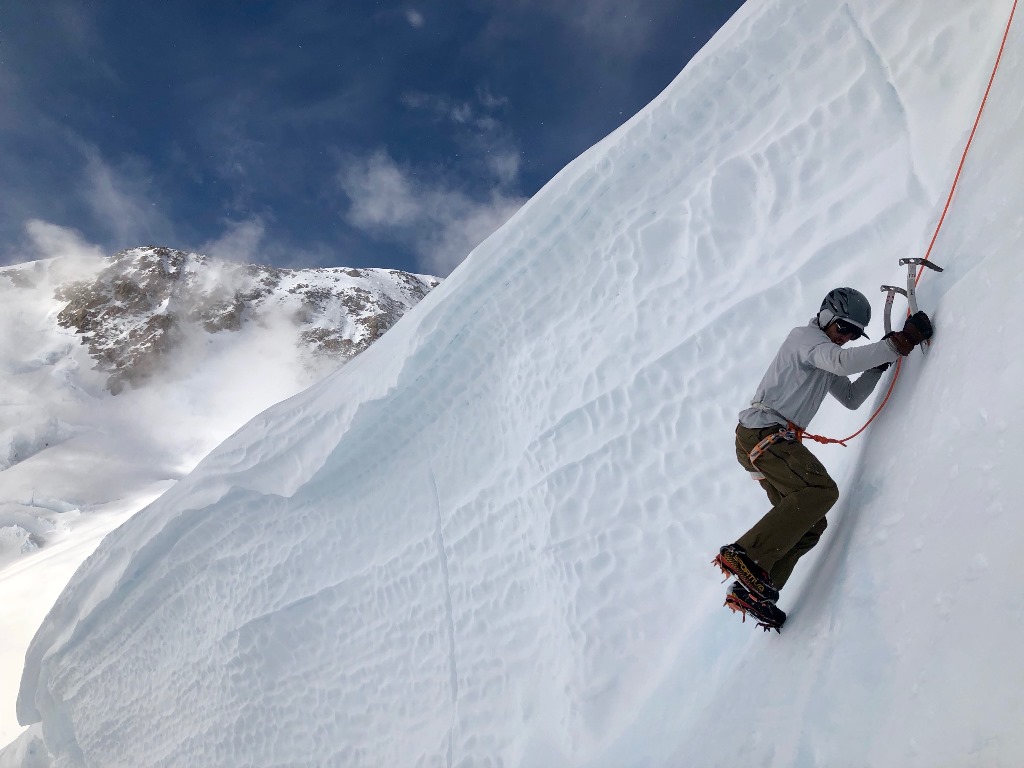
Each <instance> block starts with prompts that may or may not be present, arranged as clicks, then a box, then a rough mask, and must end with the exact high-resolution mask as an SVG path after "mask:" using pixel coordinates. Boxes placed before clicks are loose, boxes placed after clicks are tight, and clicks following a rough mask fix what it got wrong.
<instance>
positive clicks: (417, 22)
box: [405, 8, 427, 29]
mask: <svg viewBox="0 0 1024 768" xmlns="http://www.w3.org/2000/svg"><path fill="white" fill-rule="evenodd" d="M405 20H406V21H408V22H409V26H410V27H415V28H416V29H420V28H422V27H423V25H424V24H426V23H427V20H426V19H425V18H423V14H422V13H420V12H419V11H417V10H416V9H415V8H407V9H406V10H405Z"/></svg>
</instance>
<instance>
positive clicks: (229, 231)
mask: <svg viewBox="0 0 1024 768" xmlns="http://www.w3.org/2000/svg"><path fill="white" fill-rule="evenodd" d="M265 234H266V226H265V225H264V223H263V220H262V219H260V218H258V217H257V218H252V219H247V220H245V221H226V222H225V230H224V232H223V234H221V235H220V236H219V237H217V238H215V239H213V240H209V241H207V242H205V243H203V244H202V245H201V246H199V252H200V253H205V254H208V255H210V256H215V257H216V258H218V259H223V260H225V261H233V262H236V263H239V264H254V263H260V252H259V248H260V245H261V243H262V242H263V239H264V235H265Z"/></svg>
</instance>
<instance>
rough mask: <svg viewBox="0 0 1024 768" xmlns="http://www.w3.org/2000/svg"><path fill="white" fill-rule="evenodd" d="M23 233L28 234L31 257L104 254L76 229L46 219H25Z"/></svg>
mask: <svg viewBox="0 0 1024 768" xmlns="http://www.w3.org/2000/svg"><path fill="white" fill-rule="evenodd" d="M25 234H26V235H28V239H29V243H30V244H31V248H32V251H31V257H32V258H36V259H50V258H55V257H71V258H80V259H94V258H98V257H101V256H103V255H104V253H103V250H102V249H101V248H100V247H99V246H97V245H93V244H92V243H90V242H88V241H87V240H86V239H85V237H84V236H83V235H82V233H81V232H79V231H78V230H76V229H71V228H70V227H62V226H59V225H57V224H51V223H50V222H48V221H42V220H40V219H31V220H29V221H26V222H25ZM26 255H28V254H26Z"/></svg>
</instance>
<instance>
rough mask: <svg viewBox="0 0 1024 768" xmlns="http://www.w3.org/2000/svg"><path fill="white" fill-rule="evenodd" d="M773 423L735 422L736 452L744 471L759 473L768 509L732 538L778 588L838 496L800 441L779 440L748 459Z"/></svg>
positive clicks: (820, 530)
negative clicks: (757, 426) (752, 425)
mask: <svg viewBox="0 0 1024 768" xmlns="http://www.w3.org/2000/svg"><path fill="white" fill-rule="evenodd" d="M778 431H779V427H778V426H774V427H766V428H764V429H748V428H747V427H744V426H743V425H742V424H740V425H739V426H738V427H737V428H736V458H737V459H738V460H739V462H740V464H742V465H743V468H744V469H746V470H747V471H748V472H754V471H756V472H759V473H760V474H761V475H763V476H764V478H763V479H760V480H758V482H759V483H760V484H761V487H762V488H764V490H765V493H767V494H768V500H769V501H770V502H771V503H772V508H771V510H769V511H768V514H766V515H765V516H764V517H762V518H761V519H760V520H759V521H758V522H757V524H756V525H755V526H754V527H753V528H751V529H750V530H749V531H747V532H746V533H745V534H743V535H742V536H741V537H740V538H739V539H738V540H737V541H736V543H737V544H739V545H740V546H741V547H743V549H745V550H746V552H747V554H748V555H750V556H751V557H752V558H753V559H754V560H756V561H757V563H758V565H760V566H761V567H762V568H764V569H765V570H766V571H768V573H769V575H770V576H771V579H772V581H773V582H774V584H775V586H776V587H777V588H779V589H781V588H782V586H783V585H784V584H785V583H786V582H787V581H788V580H789V576H790V574H791V573H793V568H794V567H795V566H796V562H797V560H799V559H800V558H801V557H803V556H804V555H805V554H807V552H809V551H810V550H811V549H812V548H813V547H814V545H815V544H817V543H818V540H819V539H820V538H821V535H822V534H823V533H824V532H825V528H826V526H827V525H828V522H827V521H826V520H825V513H826V512H828V511H829V510H830V509H831V508H832V505H833V504H835V503H836V500H837V499H838V498H839V488H838V487H836V484H835V481H834V480H833V479H832V478H831V477H829V475H828V472H826V471H825V467H823V466H822V465H821V462H820V461H818V460H817V459H816V458H815V457H814V454H813V453H811V452H810V451H809V450H807V449H806V448H804V446H803V444H802V443H800V442H796V441H793V442H786V441H780V442H777V443H775V444H774V445H772V446H771V447H770V448H768V450H767V451H765V452H764V453H763V454H761V456H760V457H759V458H758V460H757V466H756V467H753V466H751V464H750V459H749V456H748V455H749V453H750V451H751V450H752V449H753V448H754V446H755V445H757V444H758V443H759V442H760V441H761V440H762V439H764V438H765V437H767V436H768V435H770V434H772V433H773V432H778Z"/></svg>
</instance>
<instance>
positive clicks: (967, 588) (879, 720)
mask: <svg viewBox="0 0 1024 768" xmlns="http://www.w3.org/2000/svg"><path fill="white" fill-rule="evenodd" d="M997 5H998V6H1000V7H996V6H997ZM1002 5H1003V4H1001V3H1000V4H995V3H989V2H970V3H964V2H961V1H960V0H955V1H954V0H929V2H924V1H923V0H914V1H910V2H903V3H898V4H894V3H882V2H869V1H868V0H859V1H858V2H838V0H813V2H797V1H796V0H792V1H791V2H779V3H757V4H748V5H747V6H745V7H744V8H743V9H742V10H741V11H740V13H739V14H737V16H736V17H735V18H733V19H732V21H731V22H730V23H729V24H728V25H727V26H726V27H725V28H724V29H723V30H722V31H721V32H720V34H719V35H718V36H717V37H716V38H715V39H714V40H713V41H712V42H711V44H709V46H708V47H707V48H706V49H705V50H704V51H703V52H702V54H701V55H700V56H698V58H697V59H695V60H694V62H692V63H691V64H690V65H689V66H688V67H687V69H686V70H684V72H683V74H682V75H681V76H680V77H679V78H678V79H677V80H676V81H675V82H674V83H673V84H672V86H671V87H670V88H669V89H668V90H667V91H666V92H665V93H664V94H662V95H661V96H660V97H659V98H658V99H656V100H655V101H654V102H653V103H652V104H651V105H649V106H648V107H647V108H646V109H645V110H644V111H643V112H642V113H640V114H639V115H637V116H636V118H634V119H633V120H631V121H630V122H629V123H628V124H627V125H626V126H624V127H623V128H622V129H620V130H619V131H617V132H616V133H615V134H613V135H612V136H610V137H608V138H607V139H606V140H605V141H603V142H602V143H600V144H599V145H597V146H596V147H594V148H593V149H591V150H590V151H589V152H587V153H586V154H585V155H584V156H582V157H581V158H579V159H578V160H577V161H575V162H574V163H573V164H571V165H570V166H569V167H568V168H566V169H565V170H564V171H563V172H562V173H561V174H560V175H559V176H558V177H557V178H556V179H555V180H553V181H552V182H551V183H550V184H549V185H548V186H547V187H546V188H545V189H544V190H542V192H541V193H540V194H538V195H537V196H536V197H535V198H534V199H533V200H532V201H531V202H530V203H529V204H527V206H526V207H525V208H524V209H523V210H522V211H520V213H519V214H517V215H516V216H515V217H514V218H513V219H512V220H511V221H510V222H509V224H508V225H506V226H505V227H504V228H503V229H502V230H500V231H499V232H498V233H497V234H496V235H494V236H493V237H491V238H490V239H489V240H488V241H487V242H485V243H484V244H483V245H481V246H480V247H479V248H478V249H477V250H476V251H475V252H474V253H473V254H472V256H471V257H470V258H469V259H468V260H467V261H466V262H465V263H464V264H463V265H462V266H461V267H460V268H459V269H458V270H456V272H455V273H454V274H453V275H452V276H451V278H449V280H448V281H447V282H446V283H445V284H444V285H443V286H441V287H440V288H439V289H438V290H436V291H434V292H433V293H432V294H431V295H430V296H428V297H427V298H426V299H425V300H424V301H423V302H422V303H421V304H419V305H418V306H417V307H416V308H415V309H414V310H413V311H412V312H410V313H409V314H408V315H407V316H406V317H405V318H404V319H403V320H402V321H401V322H400V323H399V324H398V325H397V326H396V327H395V328H393V329H392V331H391V332H390V333H389V334H388V335H387V336H385V337H384V338H383V339H382V340H381V341H380V342H379V343H378V344H376V345H374V346H373V347H372V348H371V349H370V350H368V351H367V352H366V353H364V354H363V355H361V356H360V357H359V358H357V359H356V360H355V361H354V362H353V363H352V364H350V365H348V366H347V367H346V368H345V369H343V370H342V371H340V372H339V373H337V374H336V375H333V376H332V377H330V378H329V379H327V380H325V381H323V382H321V383H319V384H317V385H314V386H313V387H312V388H311V389H309V390H308V391H306V392H304V393H303V394H301V395H298V396H296V397H294V398H292V399H290V400H288V401H286V402H284V403H282V404H280V405H279V406H277V407H275V408H274V409H272V410H270V411H268V412H266V413H264V414H263V415H261V416H260V417H259V418H257V419H255V420H254V421H252V422H250V423H249V424H248V425H247V426H246V427H245V428H244V429H242V430H241V431H239V432H238V433H236V434H235V435H234V436H233V437H232V438H230V439H229V440H227V441H226V442H225V443H224V444H223V445H221V446H220V447H219V448H218V449H217V450H216V451H214V452H213V453H212V454H211V455H210V456H209V457H207V458H206V459H205V460H204V461H203V462H202V463H201V464H200V466H199V467H198V468H197V469H196V471H195V472H193V473H192V474H191V475H190V476H189V477H188V478H186V479H185V480H183V481H182V482H180V483H179V484H177V485H176V486H175V487H174V488H173V489H171V490H170V491H169V492H168V493H166V494H165V495H164V496H162V497H161V498H160V499H159V500H158V501H157V502H156V503H154V504H153V505H151V506H150V507H149V508H147V509H146V510H144V511H143V512H141V513H140V514H138V515H136V516H135V517H133V518H132V519H131V520H130V521H129V522H128V523H127V524H125V525H124V526H122V527H121V528H119V529H118V530H117V531H116V532H114V533H113V534H111V535H110V536H109V537H108V538H107V539H106V540H105V541H104V542H103V544H102V545H101V546H100V548H99V549H98V551H97V552H96V554H95V556H94V557H92V558H91V559H90V560H89V561H88V562H87V563H86V564H85V565H84V566H83V567H82V569H81V570H80V571H79V572H78V573H77V574H76V576H75V578H74V579H73V581H72V583H71V584H70V585H69V587H68V589H67V590H66V591H65V592H64V594H63V595H62V596H61V598H60V599H59V600H58V602H57V604H56V606H55V608H54V609H53V611H52V612H51V614H50V615H49V617H48V618H47V620H46V622H45V623H44V625H43V626H42V628H41V630H40V632H39V634H38V635H37V637H36V639H35V641H34V643H33V645H32V647H31V649H30V651H29V654H28V657H27V660H26V671H25V677H24V682H23V687H22V692H21V697H20V701H19V712H20V715H21V717H22V720H23V722H25V723H30V722H36V721H41V723H42V729H41V730H42V734H43V737H44V738H45V743H46V746H47V748H48V749H49V750H50V751H51V752H52V753H53V755H54V756H55V757H56V758H58V760H57V762H58V764H60V765H69V766H71V765H75V766H77V765H115V764H122V765H133V766H173V765H239V766H241V765H271V764H288V765H347V766H355V765H367V766H379V765H389V766H399V765H402V766H405V765H408V766H412V765H447V766H455V765H460V766H477V765H505V766H536V767H537V768H552V767H553V766H562V765H565V766H570V765H571V766H607V767H608V768H612V767H613V766H614V767H615V768H621V767H622V766H658V765H666V766H669V765H673V766H675V765H722V764H727V765H734V764H740V763H742V764H752V765H768V766H794V765H796V766H815V765H828V766H831V765H918V766H932V765H940V764H954V765H999V764H1010V763H1012V762H1013V761H1014V760H1015V759H1016V758H1017V756H1019V755H1020V754H1021V752H1022V750H1024V734H1022V733H1021V732H1020V730H1019V728H1018V725H1019V722H1020V720H1021V716H1022V714H1024V701H1022V694H1021V691H1024V679H1022V678H1024V669H1022V668H1021V665H1020V664H1018V663H1016V662H1015V661H1014V659H1015V658H1016V653H1015V650H1016V648H1015V645H1014V643H1015V639H1014V638H1015V637H1016V636H1017V634H1018V633H1019V632H1020V631H1021V630H1022V629H1024V608H1022V607H1021V606H1020V605H1019V602H1020V601H1019V600H1017V599H1016V598H1015V597H1013V590H1012V588H1007V584H1011V585H1012V583H1013V579H1014V575H1015V573H1016V572H1018V571H1019V570H1020V568H1019V567H1018V566H1016V565H1015V563H1017V562H1018V558H1017V557H1016V551H1015V550H1016V549H1017V546H1016V541H1017V540H1018V539H1019V536H1020V534H1021V528H1022V525H1021V523H1020V521H1019V520H1018V519H1017V518H1016V516H1015V515H1014V514H1013V513H1014V511H1015V508H1016V505H1015V504H1014V503H1013V502H1014V501H1015V500H1016V499H1017V498H1019V497H1020V493H1021V491H1022V490H1024V488H1022V485H1024V481H1022V480H1021V479H1020V473H1019V471H1017V464H1018V463H1019V456H1020V451H1019V448H1017V446H1016V443H1015V437H1016V436H1017V435H1018V434H1020V433H1021V428H1022V427H1024V417H1022V415H1021V409H1020V408H1019V407H1018V406H1017V400H1018V396H1017V389H1018V387H1017V382H1018V381H1019V380H1020V376H1021V375H1022V374H1024V371H1022V362H1021V358H1020V355H1019V354H1018V353H1017V351H1016V350H1017V345H1016V343H1015V340H1014V333H1015V330H1016V327H1017V326H1018V325H1019V324H1020V322H1021V320H1022V319H1024V311H1022V309H1021V307H1020V304H1019V302H1018V301H1017V299H1018V297H1019V296H1020V295H1021V291H1022V289H1024V281H1022V278H1021V273H1020V270H1019V269H1016V268H1015V267H1016V262H1015V260H1014V256H1015V255H1016V254H1017V253H1019V250H1020V246H1021V229H1022V227H1021V214H1020V211H1021V210H1024V190H1022V189H1021V187H1020V185H1019V179H1020V178H1021V177H1022V176H1024V149H1022V148H1021V146H1020V145H1019V142H1018V141H1017V140H1016V139H1015V136H1016V132H1017V131H1018V126H1019V124H1020V117H1021V115H1020V112H1021V109H1022V107H1021V105H1022V104H1024V93H1022V91H1024V79H1022V78H1021V74H1022V73H1021V54H1022V53H1024V38H1022V31H1021V30H1022V27H1021V26H1017V27H1016V28H1015V29H1014V30H1013V34H1012V35H1011V39H1010V42H1009V48H1008V51H1007V54H1006V59H1005V61H1004V64H1003V69H1002V71H1001V74H1000V77H999V79H998V81H997V84H996V88H995V91H994V92H993V96H992V99H993V100H992V102H991V104H990V105H989V109H988V112H987V114H986V117H985V121H984V123H983V125H982V130H981V133H980V134H979V137H978V139H977V144H976V147H975V149H974V154H973V155H972V158H971V160H970V162H969V164H968V166H967V169H966V171H965V175H964V177H963V180H962V182H961V189H960V192H959V194H958V197H957V200H956V202H955V204H954V208H953V211H952V213H951V215H950V218H949V219H948V220H947V223H946V225H945V229H944V231H943V234H942V237H941V238H940V240H939V244H938V246H937V249H936V251H935V253H934V254H933V258H934V259H935V261H937V262H938V263H940V264H941V265H942V266H944V267H945V268H946V272H945V273H943V275H942V276H941V277H933V276H930V275H926V277H925V280H924V282H923V283H922V285H921V287H920V292H919V293H920V297H921V303H922V305H923V306H924V307H925V308H926V309H928V310H929V311H930V312H931V313H932V314H933V315H934V317H935V320H936V325H937V327H938V329H939V330H938V332H937V335H936V343H935V344H934V345H933V347H932V350H931V353H930V354H929V355H928V356H927V357H926V356H924V355H922V354H920V353H915V354H914V355H913V356H912V357H911V358H909V359H908V361H907V363H906V364H905V365H904V366H903V373H902V375H901V377H900V381H899V382H898V383H897V387H896V391H895V394H894V395H893V398H892V400H891V401H890V403H889V405H888V406H887V408H886V410H885V411H884V412H883V414H882V416H881V417H880V418H879V420H878V421H877V422H876V424H875V425H873V426H872V428H871V430H870V431H869V433H868V435H867V436H866V437H863V438H859V439H858V441H856V442H855V443H853V444H852V446H851V447H850V448H847V449H845V450H844V449H842V448H816V449H815V450H816V451H817V452H818V453H819V454H820V455H821V456H822V458H823V460H824V461H825V463H826V464H827V465H828V466H829V467H830V469H831V470H832V472H833V474H834V476H835V477H836V479H837V480H838V481H839V483H840V486H841V488H842V489H843V491H844V493H843V497H842V498H841V500H840V502H839V505H838V506H837V507H836V508H835V510H834V511H833V513H832V514H831V515H830V519H831V525H830V529H829V531H828V532H827V534H826V536H825V539H824V540H823V542H822V544H821V545H820V547H819V549H818V550H817V551H816V552H815V553H813V554H812V555H810V556H809V557H808V558H807V559H805V560H804V561H802V562H801V565H800V567H799V569H798V571H797V574H796V575H795V576H794V579H793V580H792V581H791V582H790V584H789V585H787V588H786V590H785V591H784V593H783V597H782V601H781V605H782V607H783V608H785V609H787V610H788V611H790V622H789V623H788V624H787V626H786V629H785V631H784V634H782V635H762V634H761V633H760V632H755V631H753V628H752V626H751V625H750V624H749V623H748V624H747V625H746V626H744V625H742V624H740V623H739V621H738V619H736V618H735V617H734V616H732V615H731V614H729V613H728V612H727V611H726V610H725V609H724V608H722V607H721V603H722V599H723V597H724V591H725V587H724V586H723V585H721V584H719V583H718V578H717V576H716V573H715V572H714V571H713V570H712V568H711V566H710V564H709V561H710V560H711V557H712V555H713V554H714V553H715V551H716V550H717V548H718V546H720V545H721V544H723V543H726V542H729V541H733V540H734V539H735V538H736V537H737V536H738V535H739V534H741V533H742V532H743V531H744V530H745V529H746V528H747V527H749V525H751V524H752V523H753V522H754V521H755V520H756V519H757V518H758V517H759V516H760V514H762V513H763V512H764V511H765V509H766V501H765V499H764V498H763V495H762V494H761V492H760V490H759V489H758V488H757V487H756V486H755V485H754V484H752V483H751V482H750V481H749V480H748V479H747V476H746V474H745V473H744V472H743V471H742V470H741V469H740V468H739V467H738V466H737V465H736V463H735V457H734V452H733V446H732V430H733V427H734V424H735V418H736V413H737V411H739V410H740V409H741V408H742V407H743V406H744V405H745V404H746V402H747V400H748V399H749V397H750V395H751V393H752V392H753V389H754V386H755V385H756V383H757V381H758V379H759V377H760V375H761V373H762V372H763V370H764V368H765V366H766V365H767V364H768V362H769V360H770V359H771V357H772V355H773V354H774V352H775V349H776V347H777V345H778V343H779V342H781V340H782V339H783V338H784V336H785V334H786V332H787V331H788V330H789V328H790V327H791V326H793V325H797V324H802V323H803V322H806V320H807V318H808V317H809V316H810V315H811V314H812V313H813V312H814V311H815V310H816V309H817V307H818V303H819V302H820V299H821V296H822V295H824V293H825V292H826V291H827V290H828V289H830V288H832V287H835V286H836V285H844V284H849V285H854V286H857V287H860V288H861V289H862V290H864V291H865V292H866V293H868V294H869V295H871V293H872V292H874V291H875V290H876V289H875V287H874V286H876V285H878V284H880V283H883V282H884V283H892V282H897V281H899V280H900V279H901V274H900V272H901V270H900V268H899V267H897V265H896V259H897V257H899V256H905V255H920V254H921V253H923V250H924V246H925V245H926V244H927V242H928V240H929V239H930V235H931V229H932V227H933V226H934V223H935V221H936V220H937V218H938V214H939V211H940V209H941V204H942V201H943V200H944V198H945V194H946V191H947V189H948V183H949V182H950V180H951V178H952V174H953V171H954V170H955V166H956V161H957V160H958V159H959V152H960V150H961V148H962V146H963V141H964V139H965V137H966V131H967V129H968V128H969V126H970V121H971V120H972V119H973V115H974V110H975V109H976V107H977V104H978V101H979V99H980V95H981V93H982V90H983V88H984V85H985V81H986V78H987V75H988V68H989V66H990V65H991V62H992V60H993V58H994V55H995V51H996V48H997V46H998V42H999V37H1000V35H1001V32H1002V24H1003V22H1004V21H1005V13H1006V12H1007V11H1008V10H1009V8H1008V5H1009V4H1008V3H1007V4H1006V5H1007V7H1006V8H1003V7H1001V6H1002ZM876 295H878V294H876ZM880 303H881V302H880V300H879V301H878V302H876V306H877V305H878V304H880ZM878 314H879V313H877V312H876V318H875V319H874V321H873V322H872V324H871V326H870V327H869V333H871V335H872V336H873V337H874V338H878V336H879V335H880V328H881V322H880V318H879V317H878V316H877V315H878ZM890 375H891V374H890ZM867 415H868V409H867V408H865V409H864V412H862V413H857V414H849V413H846V412H843V413H840V412H839V409H838V408H837V407H833V406H832V405H829V406H827V407H826V408H825V409H823V411H822V412H821V413H820V414H819V417H818V418H817V419H816V420H815V422H814V423H813V425H812V427H813V428H814V429H815V431H818V432H821V433H825V434H831V435H833V436H840V437H842V436H845V435H846V434H849V433H850V432H852V431H853V430H854V429H855V428H856V427H858V426H859V425H860V424H861V423H862V422H863V420H864V419H865V418H866V417H867ZM26 738H29V739H35V738H38V729H37V730H34V731H32V732H31V733H30V734H29V736H28V737H26ZM20 746H21V749H22V751H23V752H24V751H27V746H26V744H25V743H23V744H21V745H20ZM12 754H13V752H12ZM11 759H12V760H13V759H14V758H11Z"/></svg>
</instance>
